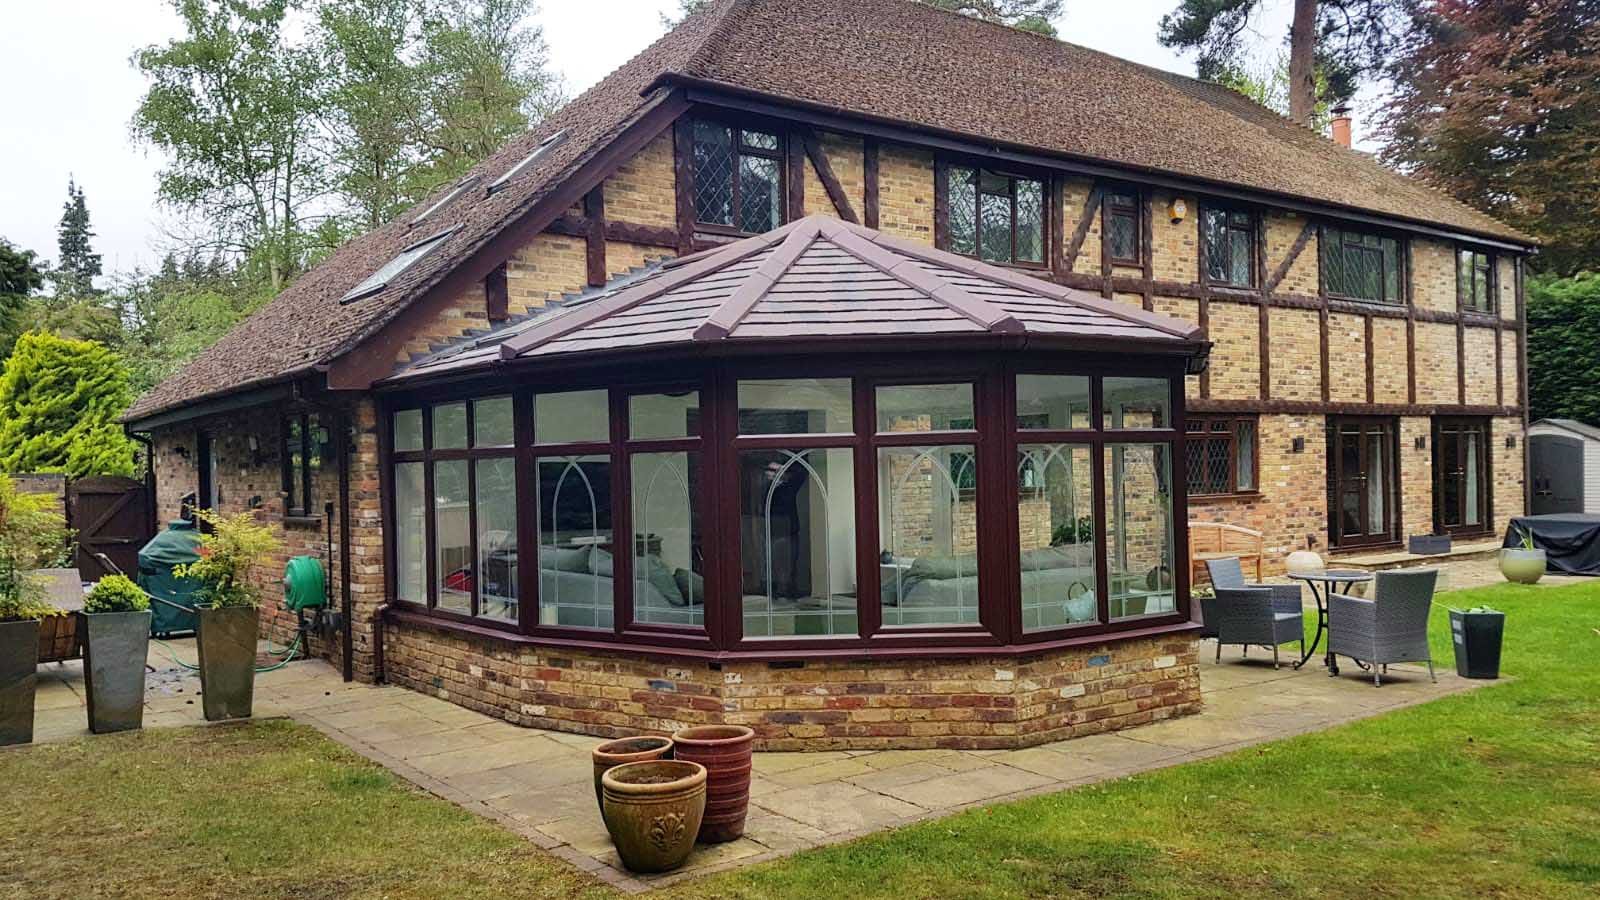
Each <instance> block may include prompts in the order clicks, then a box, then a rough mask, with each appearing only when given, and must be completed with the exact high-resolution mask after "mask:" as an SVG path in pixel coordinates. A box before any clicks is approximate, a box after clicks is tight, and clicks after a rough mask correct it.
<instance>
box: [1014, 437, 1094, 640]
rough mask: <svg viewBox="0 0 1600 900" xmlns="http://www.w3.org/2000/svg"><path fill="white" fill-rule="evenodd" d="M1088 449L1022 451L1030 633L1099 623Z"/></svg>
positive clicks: (1020, 500)
mask: <svg viewBox="0 0 1600 900" xmlns="http://www.w3.org/2000/svg"><path fill="white" fill-rule="evenodd" d="M1092 453H1093V448H1091V447H1090V446H1088V445H1087V444H1021V445H1019V446H1018V447H1017V546H1018V549H1019V550H1020V551H1021V552H1020V553H1019V555H1018V566H1019V574H1020V577H1021V581H1022V584H1021V587H1022V630H1023V631H1043V630H1046V629H1050V628H1061V627H1063V626H1066V625H1078V624H1082V623H1085V622H1094V621H1096V620H1097V619H1098V616H1099V605H1098V598H1099V594H1098V592H1097V591H1096V590H1095V559H1094V555H1095V554H1094V535H1095V525H1094V464H1093V460H1092V459H1091V454H1092Z"/></svg>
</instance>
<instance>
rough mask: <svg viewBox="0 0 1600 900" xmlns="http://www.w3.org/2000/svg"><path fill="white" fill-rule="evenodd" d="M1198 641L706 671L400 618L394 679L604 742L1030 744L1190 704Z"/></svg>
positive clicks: (805, 746) (391, 650) (388, 649)
mask: <svg viewBox="0 0 1600 900" xmlns="http://www.w3.org/2000/svg"><path fill="white" fill-rule="evenodd" d="M1197 646H1198V645H1197V642H1196V641H1194V640H1193V639H1189V638H1165V639H1159V640H1130V641H1118V642H1116V643H1110V644H1101V645H1093V646H1087V647H1081V648H1071V649H1067V650H1054V651H1048V652H1044V653H1036V654H1029V655H1027V656H1025V657H996V658H984V659H949V660H893V661H888V660H885V661H878V660H845V661H833V660H815V659H813V660H806V661H805V662H804V663H803V664H802V665H800V666H799V667H796V668H788V667H775V666H771V665H769V664H766V663H757V662H729V663H723V664H720V665H718V666H715V667H713V666H712V665H708V664H706V663H703V662H693V661H685V660H674V659H671V658H667V657H654V656H649V655H642V654H639V653H638V652H615V653H613V652H607V651H589V650H568V649H563V648H555V647H528V646H510V645H504V644H498V643H496V644H489V643H486V642H483V641H479V640H476V639H472V638H466V637H461V636H457V635H454V634H445V633H440V632H435V631H432V630H429V629H423V628H414V627H401V626H395V627H391V628H389V629H388V630H387V631H386V632H385V636H384V659H385V665H386V670H387V674H388V677H389V679H390V680H392V681H394V682H395V683H398V684H402V685H405V686H407V687H410V688H412V689H414V690H418V691H422V692H424V693H427V694H431V695H433V696H437V697H441V698H443V699H446V700H449V701H451V702H453V703H457V704H460V705H462V706H465V707H468V708H470V709H475V710H478V711H479V712H483V713H487V714H489V715H493V716H498V717H500V718H503V719H505V720H506V721H509V722H513V723H515V724H518V725H524V726H529V727H535V728H549V729H554V730H558V731H570V732H576V733H579V734H592V735H597V736H601V737H613V736H621V735H630V734H637V733H639V732H640V731H650V732H669V731H672V730H674V729H676V728H680V727H683V726H685V725H701V724H734V725H748V726H749V727H751V728H752V729H754V730H755V732H756V736H757V747H758V748H759V749H762V750H829V749H858V750H864V749H889V748H925V747H942V748H972V749H984V748H987V749H999V748H1012V747H1026V746H1033V745H1036V744H1041V743H1046V742H1049V741H1055V740H1061V739H1063V738H1070V737H1078V736H1081V735H1086V734H1096V733H1100V732H1105V731H1113V730H1116V729H1120V728H1127V727H1131V726H1134V725H1141V724H1146V723H1149V722H1154V721H1159V720H1163V719H1167V718H1171V717H1173V716H1178V715H1185V714H1188V713H1192V712H1197V711H1199V708H1200V676H1199V669H1198V666H1197V665H1196V657H1195V654H1196V648H1197Z"/></svg>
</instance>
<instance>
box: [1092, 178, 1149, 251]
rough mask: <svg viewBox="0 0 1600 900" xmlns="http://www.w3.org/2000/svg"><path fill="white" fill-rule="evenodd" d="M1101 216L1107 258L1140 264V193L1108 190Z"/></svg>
mask: <svg viewBox="0 0 1600 900" xmlns="http://www.w3.org/2000/svg"><path fill="white" fill-rule="evenodd" d="M1101 218H1102V219H1103V220H1104V225H1105V254H1106V258H1107V259H1108V260H1110V261H1111V262H1113V263H1119V264H1122V265H1130V266H1137V265H1139V264H1140V261H1141V260H1140V248H1139V195H1138V194H1136V193H1133V192H1132V191H1110V192H1107V194H1106V199H1105V208H1104V210H1103V211H1102V214H1101Z"/></svg>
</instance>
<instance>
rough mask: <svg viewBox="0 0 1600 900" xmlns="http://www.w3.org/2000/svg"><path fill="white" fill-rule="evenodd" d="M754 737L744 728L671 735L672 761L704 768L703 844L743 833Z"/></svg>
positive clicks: (704, 727) (699, 728) (719, 727)
mask: <svg viewBox="0 0 1600 900" xmlns="http://www.w3.org/2000/svg"><path fill="white" fill-rule="evenodd" d="M755 736H756V733H755V732H754V731H751V730H750V729H748V728H746V727H744V726H743V725H699V726H696V727H694V728H684V729H682V730H680V731H678V732H676V733H674V734H673V735H672V755H673V756H674V757H675V758H677V759H682V760H688V761H689V762H697V763H699V764H700V765H702V766H705V767H706V815H705V821H704V822H703V823H701V825H700V840H701V841H702V842H704V843H707V844H720V843H723V842H724V841H731V840H734V839H735V838H737V837H739V836H740V835H742V834H744V817H745V813H746V812H748V811H749V809H750V750H751V746H752V744H753V742H754V741H755Z"/></svg>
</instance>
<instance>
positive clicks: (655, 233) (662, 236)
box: [545, 213, 678, 247]
mask: <svg viewBox="0 0 1600 900" xmlns="http://www.w3.org/2000/svg"><path fill="white" fill-rule="evenodd" d="M592 227H593V223H592V222H591V221H590V219H589V217H588V216H579V215H573V214H571V213H568V214H567V215H564V216H562V217H561V218H559V219H557V220H555V221H554V222H551V223H550V227H549V228H546V229H545V231H547V232H549V233H551V234H564V235H567V236H568V237H588V236H589V231H590V229H591V228H592ZM605 234H606V239H607V240H611V241H621V242H623V243H626V244H643V245H645V246H647V247H676V246H677V245H678V232H677V231H676V230H674V229H672V228H665V227H663V226H660V225H639V224H635V223H633V222H606V223H605Z"/></svg>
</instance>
